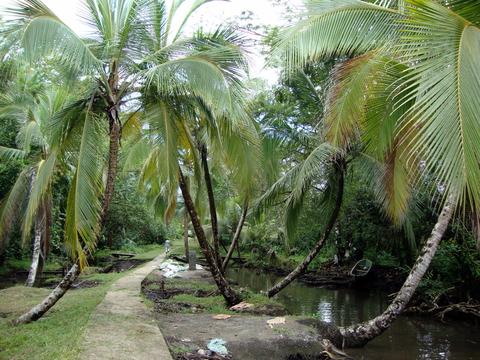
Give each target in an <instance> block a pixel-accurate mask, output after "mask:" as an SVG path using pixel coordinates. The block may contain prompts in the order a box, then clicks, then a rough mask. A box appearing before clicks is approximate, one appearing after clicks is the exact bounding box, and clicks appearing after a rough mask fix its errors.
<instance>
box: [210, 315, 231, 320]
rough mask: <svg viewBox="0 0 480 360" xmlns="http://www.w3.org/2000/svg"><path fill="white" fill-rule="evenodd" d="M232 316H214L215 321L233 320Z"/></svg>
mask: <svg viewBox="0 0 480 360" xmlns="http://www.w3.org/2000/svg"><path fill="white" fill-rule="evenodd" d="M231 317H232V315H227V314H217V315H214V316H213V319H215V320H226V319H229V318H231Z"/></svg>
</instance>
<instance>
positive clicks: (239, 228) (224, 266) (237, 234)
mask: <svg viewBox="0 0 480 360" xmlns="http://www.w3.org/2000/svg"><path fill="white" fill-rule="evenodd" d="M247 212H248V201H245V204H244V205H243V211H242V215H241V216H240V220H239V221H238V224H237V229H236V230H235V234H234V235H233V239H232V243H231V244H230V247H229V248H228V252H227V256H225V259H224V260H223V264H222V270H223V272H225V270H226V269H227V266H228V262H229V261H230V258H231V257H232V254H233V251H234V250H235V247H236V248H237V250H238V240H239V239H240V234H241V233H242V229H243V224H244V223H245V218H246V217H247ZM238 251H239V250H238Z"/></svg>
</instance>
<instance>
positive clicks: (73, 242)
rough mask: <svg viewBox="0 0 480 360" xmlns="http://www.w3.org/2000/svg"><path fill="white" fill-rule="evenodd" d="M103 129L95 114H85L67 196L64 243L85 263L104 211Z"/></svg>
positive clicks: (94, 241)
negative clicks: (101, 146)
mask: <svg viewBox="0 0 480 360" xmlns="http://www.w3.org/2000/svg"><path fill="white" fill-rule="evenodd" d="M100 142H101V132H100V130H99V129H98V126H97V125H96V122H95V117H94V116H92V114H90V113H88V112H87V113H86V115H85V120H84V123H83V132H82V137H81V142H80V148H79V151H78V154H77V156H76V166H75V174H74V176H73V179H72V182H71V184H70V190H69V192H68V198H67V208H66V221H65V244H66V248H67V250H68V252H69V254H70V255H71V256H72V257H73V258H74V259H78V260H79V263H80V265H81V266H82V267H83V266H85V265H86V262H87V259H86V254H85V253H84V251H83V248H84V247H87V249H88V250H89V251H92V250H93V249H94V248H95V246H96V242H97V236H98V231H99V220H100V212H101V203H100V197H101V193H102V166H103V163H104V159H103V158H102V155H101V153H99V146H98V144H99V143H100Z"/></svg>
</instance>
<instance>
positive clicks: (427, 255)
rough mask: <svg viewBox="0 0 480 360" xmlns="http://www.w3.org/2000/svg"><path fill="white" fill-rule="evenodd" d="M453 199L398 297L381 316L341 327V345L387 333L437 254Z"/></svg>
mask: <svg viewBox="0 0 480 360" xmlns="http://www.w3.org/2000/svg"><path fill="white" fill-rule="evenodd" d="M452 199H453V198H452V197H449V198H448V199H447V202H446V203H445V206H444V207H443V209H442V212H441V213H440V215H439V217H438V220H437V223H436V224H435V227H434V228H433V230H432V233H431V234H430V237H429V238H428V240H427V242H426V243H425V245H424V246H423V248H422V251H421V252H420V255H419V256H418V258H417V261H416V262H415V265H414V266H413V268H412V270H411V271H410V274H409V275H408V277H407V280H405V282H404V283H403V286H402V288H401V289H400V291H399V292H398V293H397V296H396V297H395V299H394V300H393V301H392V303H391V304H390V305H389V306H388V308H387V309H386V310H385V311H384V312H383V314H381V315H379V316H377V317H376V318H374V319H372V320H369V321H367V322H364V323H361V324H356V325H353V326H349V327H347V328H340V332H341V334H342V336H343V341H344V346H346V347H360V346H364V345H365V344H367V343H368V342H369V341H370V340H372V339H374V338H376V337H377V336H379V335H380V334H382V333H383V332H384V331H385V330H387V329H388V328H389V327H390V325H391V324H392V323H393V321H394V320H395V319H396V318H397V317H398V316H399V315H400V314H401V313H402V311H403V310H404V309H405V307H406V306H407V304H408V302H409V301H410V299H411V298H412V296H413V294H414V292H415V290H416V289H417V287H418V285H419V284H420V281H421V280H422V278H423V275H424V274H425V272H426V271H427V270H428V267H429V265H430V262H431V261H432V259H433V257H434V255H435V252H436V251H437V248H438V245H439V244H440V240H441V239H442V237H443V234H444V233H445V230H446V229H447V226H448V223H449V222H450V219H451V217H452V215H453V211H454V203H453V200H452Z"/></svg>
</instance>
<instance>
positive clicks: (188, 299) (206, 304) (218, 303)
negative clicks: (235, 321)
mask: <svg viewBox="0 0 480 360" xmlns="http://www.w3.org/2000/svg"><path fill="white" fill-rule="evenodd" d="M165 301H166V302H170V303H186V304H190V305H198V306H199V307H200V308H201V311H202V312H206V313H210V314H235V312H233V311H230V310H228V308H227V307H226V305H225V299H224V298H223V296H221V295H218V296H208V297H196V296H194V295H190V294H179V295H175V296H173V297H171V298H170V299H167V300H165ZM180 312H183V313H191V312H192V311H191V309H183V310H182V311H180Z"/></svg>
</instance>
